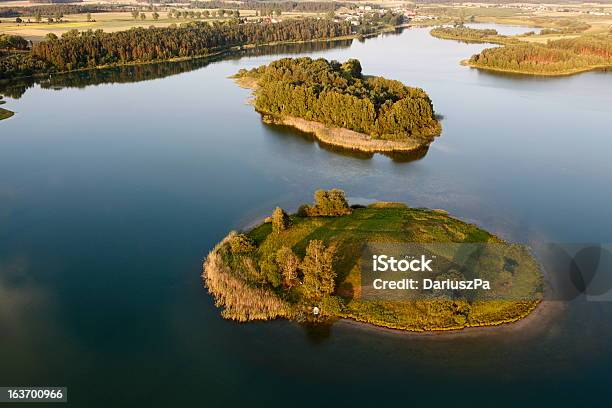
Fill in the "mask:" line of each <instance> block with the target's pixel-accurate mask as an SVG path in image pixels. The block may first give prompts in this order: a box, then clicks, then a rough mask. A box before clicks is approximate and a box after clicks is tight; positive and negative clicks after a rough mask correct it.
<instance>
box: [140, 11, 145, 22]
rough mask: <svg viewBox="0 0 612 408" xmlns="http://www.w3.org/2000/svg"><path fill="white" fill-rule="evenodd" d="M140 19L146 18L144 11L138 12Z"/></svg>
mask: <svg viewBox="0 0 612 408" xmlns="http://www.w3.org/2000/svg"><path fill="white" fill-rule="evenodd" d="M140 19H141V20H143V21H144V20H146V19H147V15H146V14H145V13H140Z"/></svg>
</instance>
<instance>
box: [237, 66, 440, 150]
mask: <svg viewBox="0 0 612 408" xmlns="http://www.w3.org/2000/svg"><path fill="white" fill-rule="evenodd" d="M238 76H247V77H255V78H256V79H257V82H258V88H257V91H256V99H255V107H256V109H257V110H258V111H260V112H262V113H264V114H270V115H273V116H295V117H299V118H304V119H306V120H312V121H316V122H320V123H324V124H327V125H331V126H334V127H341V128H345V129H350V130H354V131H357V132H360V133H365V134H368V135H371V136H373V137H375V138H381V139H402V138H408V137H412V138H430V137H432V136H434V135H437V134H438V133H439V132H440V125H439V123H438V121H437V120H436V118H435V116H434V110H433V105H432V102H431V100H430V99H429V96H428V95H427V94H426V93H425V91H423V90H422V89H419V88H411V87H407V86H405V85H403V84H402V83H401V82H399V81H393V80H389V79H385V78H382V77H366V76H363V75H362V73H361V65H360V63H359V61H357V60H354V59H352V60H348V61H346V62H345V63H344V64H340V63H339V62H337V61H327V60H325V59H317V60H313V59H311V58H297V59H291V58H284V59H281V60H278V61H275V62H272V63H271V64H270V65H267V66H262V67H259V68H255V69H253V70H251V71H244V70H243V71H241V72H240V73H239V74H238Z"/></svg>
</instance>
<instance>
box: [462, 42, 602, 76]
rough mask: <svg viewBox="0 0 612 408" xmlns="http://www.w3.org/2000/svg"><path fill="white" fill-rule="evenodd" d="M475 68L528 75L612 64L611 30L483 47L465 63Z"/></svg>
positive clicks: (574, 72) (574, 71)
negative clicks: (604, 32) (543, 42)
mask: <svg viewBox="0 0 612 408" xmlns="http://www.w3.org/2000/svg"><path fill="white" fill-rule="evenodd" d="M464 63H465V64H466V65H469V66H471V67H474V68H479V69H486V70H491V71H500V72H511V73H518V74H530V75H550V76H556V75H571V74H576V73H579V72H585V71H591V70H595V69H603V68H609V67H612V33H610V34H599V35H582V36H580V37H576V38H565V39H561V40H555V41H549V42H548V43H546V44H538V43H521V44H515V45H506V46H504V47H498V48H490V49H486V50H483V51H482V52H481V53H480V54H476V55H474V56H472V57H471V58H470V59H469V60H467V61H465V62H464Z"/></svg>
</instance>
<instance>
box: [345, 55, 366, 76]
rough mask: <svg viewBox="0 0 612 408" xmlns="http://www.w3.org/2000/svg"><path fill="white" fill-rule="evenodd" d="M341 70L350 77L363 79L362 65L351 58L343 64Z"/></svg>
mask: <svg viewBox="0 0 612 408" xmlns="http://www.w3.org/2000/svg"><path fill="white" fill-rule="evenodd" d="M341 69H342V70H343V71H344V72H346V73H347V74H348V75H349V76H351V77H354V78H361V63H360V62H359V60H357V59H354V58H351V59H349V60H347V61H346V62H345V63H344V64H342V66H341Z"/></svg>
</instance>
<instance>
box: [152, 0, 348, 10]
mask: <svg viewBox="0 0 612 408" xmlns="http://www.w3.org/2000/svg"><path fill="white" fill-rule="evenodd" d="M143 1H145V0H143ZM343 5H347V4H346V3H340V2H335V1H300V2H297V1H257V0H245V1H241V2H240V3H239V4H237V3H234V2H228V1H222V0H211V1H194V2H191V3H190V7H193V8H200V9H201V8H203V9H219V8H221V9H235V8H239V9H241V10H258V11H265V10H280V11H282V12H306V13H326V12H329V11H330V10H336V9H338V8H340V7H342V6H343Z"/></svg>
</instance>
